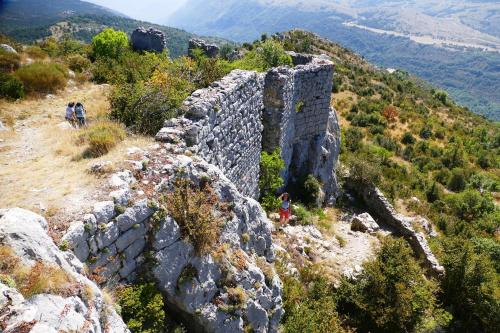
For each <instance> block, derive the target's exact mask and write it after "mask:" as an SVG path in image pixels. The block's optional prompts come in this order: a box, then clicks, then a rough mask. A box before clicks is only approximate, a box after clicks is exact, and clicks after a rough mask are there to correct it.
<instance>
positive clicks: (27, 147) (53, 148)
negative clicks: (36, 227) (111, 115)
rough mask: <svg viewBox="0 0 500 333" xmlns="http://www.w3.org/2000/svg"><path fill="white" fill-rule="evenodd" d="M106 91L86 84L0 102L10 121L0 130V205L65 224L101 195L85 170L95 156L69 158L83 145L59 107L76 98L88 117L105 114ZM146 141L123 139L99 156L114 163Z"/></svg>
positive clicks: (3, 114)
mask: <svg viewBox="0 0 500 333" xmlns="http://www.w3.org/2000/svg"><path fill="white" fill-rule="evenodd" d="M108 91H109V86H107V85H94V84H90V83H87V84H84V85H82V86H81V87H71V88H67V89H66V90H65V91H63V92H60V93H59V94H57V95H47V96H46V97H44V98H38V99H27V100H23V101H18V102H13V103H9V102H4V101H2V102H0V117H1V118H3V119H6V118H7V119H11V120H12V119H14V120H15V123H14V125H13V126H12V127H11V129H10V130H9V131H1V132H0V208H7V207H23V208H26V209H31V210H34V211H37V212H40V213H42V214H44V215H45V216H46V217H47V218H48V219H49V222H52V223H53V224H65V223H66V222H68V221H71V219H72V216H73V215H74V214H76V213H80V212H81V211H82V210H87V209H88V208H89V207H90V206H91V205H92V204H93V203H94V202H95V201H96V200H99V199H101V198H102V195H103V193H104V192H103V191H102V190H103V189H104V187H105V184H102V181H101V179H99V178H97V177H96V176H94V175H91V174H89V173H88V167H89V164H90V163H92V162H94V161H96V160H85V159H80V160H78V159H75V158H76V157H78V156H79V154H80V153H81V151H82V150H83V147H81V146H80V145H79V144H78V143H77V140H76V138H77V136H78V133H79V130H77V129H73V128H71V126H69V124H67V123H66V122H65V120H64V111H65V106H66V104H67V102H68V101H70V100H71V101H81V102H82V103H84V105H85V106H86V108H87V110H88V116H89V120H90V122H91V121H92V120H93V119H95V118H96V117H98V116H99V115H103V114H106V113H108V110H109V105H108V102H107V99H106V95H107V93H108ZM150 142H151V139H146V138H140V137H139V138H128V139H127V140H125V141H124V142H123V143H121V144H120V145H119V146H118V147H116V148H115V149H114V150H113V151H112V152H110V153H109V154H108V155H106V156H103V157H102V158H101V160H109V161H112V162H115V163H116V165H119V164H120V163H121V161H122V160H123V159H124V158H123V156H125V155H126V148H127V147H130V146H139V147H142V146H145V145H147V144H149V143H150ZM62 227H63V226H59V228H62ZM56 228H57V227H56Z"/></svg>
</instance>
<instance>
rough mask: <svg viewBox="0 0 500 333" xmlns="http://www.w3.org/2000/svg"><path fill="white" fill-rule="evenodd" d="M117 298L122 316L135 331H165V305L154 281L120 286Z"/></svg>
mask: <svg viewBox="0 0 500 333" xmlns="http://www.w3.org/2000/svg"><path fill="white" fill-rule="evenodd" d="M116 298H117V302H118V305H119V306H120V309H121V316H122V318H123V320H124V322H125V323H126V324H127V327H128V328H129V329H130V330H131V331H132V332H133V333H157V332H163V329H164V326H165V322H164V321H165V310H164V308H165V305H164V303H163V297H162V295H161V293H160V291H159V290H158V289H157V288H156V286H155V284H154V283H139V284H134V285H129V286H123V287H119V288H118V289H117V290H116Z"/></svg>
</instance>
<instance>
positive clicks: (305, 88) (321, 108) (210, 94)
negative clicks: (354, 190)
mask: <svg viewBox="0 0 500 333" xmlns="http://www.w3.org/2000/svg"><path fill="white" fill-rule="evenodd" d="M292 58H293V59H294V61H295V63H296V64H297V65H296V66H295V67H293V68H290V67H279V68H273V69H271V70H269V71H268V72H267V73H265V74H259V73H257V72H251V71H242V70H235V71H233V72H231V73H230V74H229V75H227V76H226V77H224V78H222V79H221V80H220V81H218V82H215V83H214V84H213V85H212V86H211V87H209V88H206V89H201V90H198V91H196V92H194V93H193V94H192V95H191V96H190V97H189V98H188V99H186V101H185V102H184V105H183V108H184V110H185V116H184V117H183V118H178V119H173V120H169V121H167V122H166V124H165V127H164V128H163V129H162V130H161V131H160V132H159V133H158V135H157V139H158V140H159V141H164V142H172V143H175V142H176V141H177V140H178V139H180V140H184V141H186V143H187V145H188V146H189V147H190V149H191V150H192V152H193V153H195V154H197V155H199V156H201V157H203V158H204V159H205V160H206V161H207V162H209V163H212V164H214V165H216V166H218V167H219V168H220V169H221V170H222V171H223V172H224V173H225V174H226V176H227V177H228V178H229V179H230V180H231V181H232V182H233V183H235V185H236V187H237V188H238V189H239V190H240V192H241V193H242V194H244V195H247V196H250V197H253V198H258V196H259V188H258V179H259V173H260V170H259V168H260V166H259V164H260V153H261V151H262V150H265V151H268V152H272V151H274V150H275V149H276V148H280V149H281V157H282V158H283V160H284V161H285V170H284V172H283V177H284V179H285V184H286V185H289V184H292V183H294V182H298V181H299V180H300V179H302V178H303V177H304V176H306V175H308V174H312V175H314V176H316V178H318V179H319V180H320V182H321V183H322V184H323V192H324V199H325V200H324V201H325V202H326V203H331V199H332V198H334V196H335V192H336V188H337V185H336V178H335V166H336V162H337V159H338V154H339V149H340V130H339V127H338V121H337V118H336V115H335V111H334V110H332V109H331V108H330V98H331V92H332V84H333V83H332V82H333V70H334V67H333V63H332V62H331V61H329V60H328V59H326V58H323V57H316V56H311V55H299V54H292Z"/></svg>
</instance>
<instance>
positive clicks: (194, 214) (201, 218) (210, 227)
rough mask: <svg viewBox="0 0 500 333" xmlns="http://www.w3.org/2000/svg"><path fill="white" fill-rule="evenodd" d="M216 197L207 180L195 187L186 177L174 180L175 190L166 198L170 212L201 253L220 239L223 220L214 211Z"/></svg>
mask: <svg viewBox="0 0 500 333" xmlns="http://www.w3.org/2000/svg"><path fill="white" fill-rule="evenodd" d="M216 201H217V199H216V198H215V195H214V193H213V190H212V189H211V188H210V187H209V186H208V184H205V186H204V187H203V188H196V187H195V186H193V184H191V182H190V181H189V179H184V178H178V179H176V180H175V182H174V191H173V192H172V193H170V194H169V195H167V197H166V198H165V204H166V210H167V212H168V214H169V215H170V216H172V218H173V219H174V220H175V221H176V222H177V224H178V225H179V228H180V231H181V235H182V237H183V238H184V239H185V240H187V241H189V242H191V244H193V247H194V249H195V251H196V252H197V253H198V254H199V255H204V254H207V253H209V252H210V251H211V250H213V249H214V246H215V245H216V243H217V241H218V240H219V236H220V232H221V227H222V221H221V220H220V219H219V218H218V217H216V216H215V215H214V209H215V203H216Z"/></svg>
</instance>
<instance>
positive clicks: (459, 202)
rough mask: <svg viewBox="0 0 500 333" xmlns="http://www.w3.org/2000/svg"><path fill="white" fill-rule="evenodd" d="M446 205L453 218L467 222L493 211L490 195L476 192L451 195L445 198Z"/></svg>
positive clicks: (493, 205)
mask: <svg viewBox="0 0 500 333" xmlns="http://www.w3.org/2000/svg"><path fill="white" fill-rule="evenodd" d="M446 203H447V204H448V206H449V207H450V209H451V211H452V212H453V214H454V215H455V216H457V217H458V218H460V219H462V220H465V221H469V222H472V221H474V220H476V219H478V218H480V217H483V216H484V215H486V214H489V213H491V212H493V211H494V210H495V204H494V203H493V199H492V197H491V194H489V193H484V194H481V193H480V192H479V191H476V190H467V191H464V192H462V193H457V194H452V195H450V196H448V197H447V198H446Z"/></svg>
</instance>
